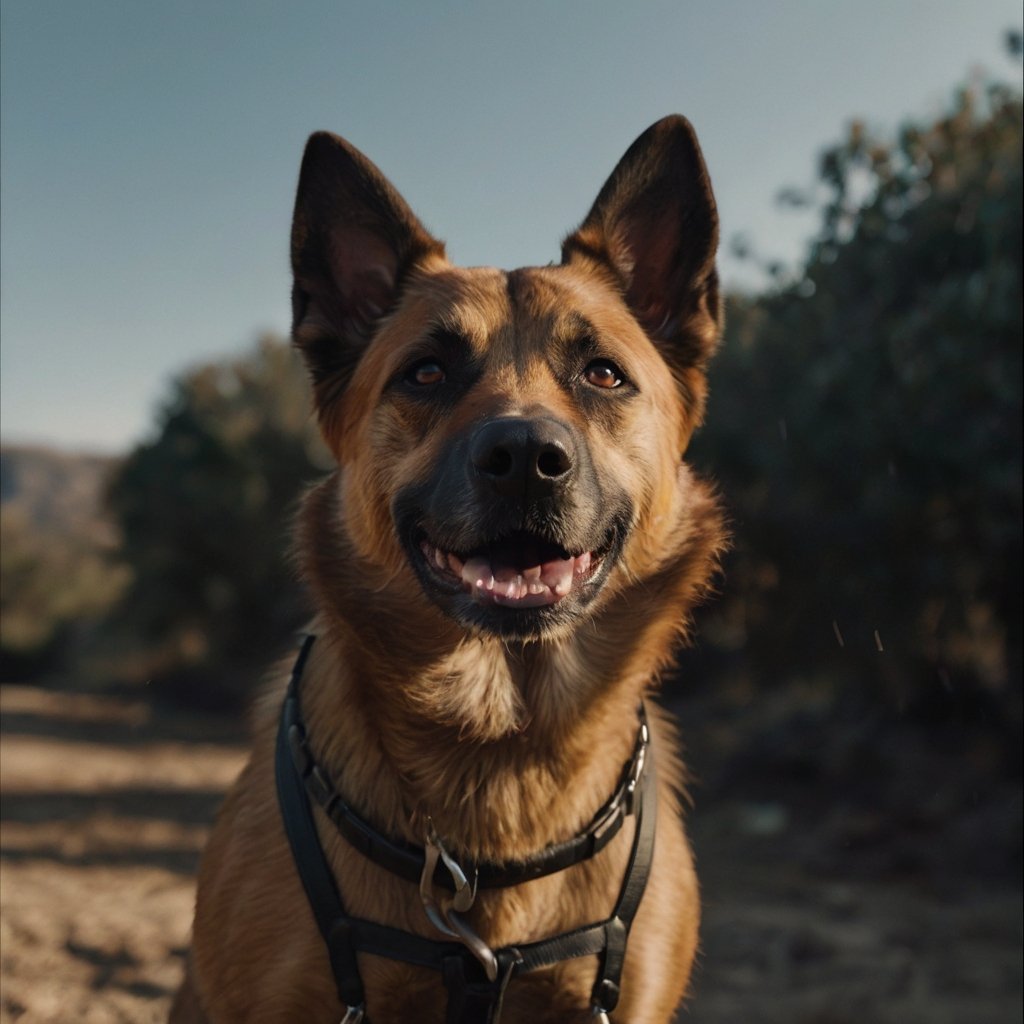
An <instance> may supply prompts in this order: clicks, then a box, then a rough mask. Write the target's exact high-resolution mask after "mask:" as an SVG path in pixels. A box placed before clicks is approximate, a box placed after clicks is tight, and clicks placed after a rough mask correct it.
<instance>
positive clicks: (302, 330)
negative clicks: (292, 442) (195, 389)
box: [291, 132, 444, 414]
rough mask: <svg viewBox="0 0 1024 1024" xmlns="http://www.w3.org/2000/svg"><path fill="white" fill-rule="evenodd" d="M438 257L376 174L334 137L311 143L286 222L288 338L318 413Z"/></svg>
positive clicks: (434, 244)
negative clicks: (405, 284)
mask: <svg viewBox="0 0 1024 1024" xmlns="http://www.w3.org/2000/svg"><path fill="white" fill-rule="evenodd" d="M433 255H436V256H440V257H443V256H444V244H443V243H442V242H439V241H438V240H437V239H435V238H433V237H432V236H431V235H430V234H429V233H428V232H427V230H426V229H425V228H424V227H423V225H422V224H421V223H420V222H419V220H417V218H416V216H415V214H414V213H413V212H412V210H410V209H409V206H408V204H407V203H406V202H405V200H404V199H403V198H402V197H401V196H400V195H399V194H398V192H396V191H395V189H394V188H393V187H392V186H391V184H390V183H389V182H388V180H387V179H386V178H385V177H384V175H383V174H381V172H380V171H379V170H378V169H377V168H376V166H374V164H373V163H372V162H371V161H370V160H368V159H367V158H366V157H365V156H363V154H362V153H360V152H359V150H358V149H356V148H355V147H354V146H352V145H350V144H349V143H348V142H346V141H345V140H344V139H342V138H339V137H338V136H337V135H331V134H330V133H329V132H317V133H316V134H314V135H311V136H310V139H309V142H307V143H306V151H305V154H304V155H303V158H302V170H301V171H300V172H299V187H298V192H297V194H296V197H295V215H294V217H293V219H292V240H291V260H292V274H293V276H294V284H293V287H292V337H293V338H294V340H295V344H296V345H297V346H298V348H299V349H300V350H301V351H302V354H303V356H304V358H305V360H306V364H307V366H308V367H309V371H310V374H311V375H312V378H313V384H314V389H315V393H316V401H317V405H318V407H319V411H320V413H321V414H323V413H324V411H325V405H326V403H327V402H328V401H329V399H330V398H331V397H333V396H335V395H337V394H338V393H340V391H341V390H342V389H343V388H344V386H345V384H346V383H347V381H348V378H349V377H350V376H351V373H352V370H353V369H354V367H355V365H356V363H357V362H358V360H359V357H360V356H361V355H362V353H363V350H364V349H365V348H366V345H367V343H368V342H369V340H370V338H371V337H372V335H373V331H374V328H375V326H376V324H377V322H378V321H379V320H380V319H381V317H383V316H385V315H386V314H387V313H388V312H389V311H390V310H391V309H392V308H393V307H394V305H395V302H396V301H397V298H398V293H399V289H400V287H401V284H402V281H403V278H404V277H405V276H406V275H407V274H408V273H409V271H410V270H411V269H413V268H414V267H415V266H417V265H418V264H420V263H422V262H423V261H425V260H426V259H427V258H428V257H430V256H433Z"/></svg>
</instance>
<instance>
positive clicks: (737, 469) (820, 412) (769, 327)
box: [695, 86, 1022, 721]
mask: <svg viewBox="0 0 1024 1024" xmlns="http://www.w3.org/2000/svg"><path fill="white" fill-rule="evenodd" d="M820 180H821V183H822V187H823V189H824V191H825V194H826V197H827V201H826V204H825V208H824V214H823V220H822V227H821V231H820V234H819V235H818V237H817V239H816V240H815V242H814V243H813V246H812V248H811V251H810V256H809V259H808V262H807V265H806V267H805V269H804V273H803V274H802V276H800V277H799V279H797V280H795V281H793V282H791V283H789V284H786V285H783V286H781V287H779V288H778V289H777V290H776V291H775V292H773V293H771V294H769V295H766V296H764V297H762V298H759V299H750V298H746V299H744V298H734V299H733V300H732V302H731V304H730V318H729V320H728V328H727V333H726V341H725V345H724V348H723V352H722V356H721V358H720V360H719V361H718V363H717V366H716V367H714V368H713V372H712V392H713V397H712V401H711V404H710V413H709V420H708V424H707V427H706V429H705V431H704V433H703V436H702V437H700V438H699V439H698V442H697V446H696V449H695V450H696V459H697V461H698V463H703V464H704V465H706V466H707V467H708V469H709V470H710V471H711V472H713V473H715V474H716V475H717V476H718V478H719V480H720V482H721V486H722V490H723V491H724V492H725V494H726V495H727V496H728V498H729V499H730V500H731V502H732V504H733V507H734V510H735V516H736V536H737V544H738V547H737V552H736V555H735V557H734V559H733V562H732V566H731V571H730V572H729V579H728V584H727V592H728V593H730V594H732V595H733V596H732V598H731V600H729V601H727V602H726V604H725V605H724V606H723V609H722V611H721V612H720V613H719V625H720V626H721V625H722V624H723V623H724V624H727V625H728V626H729V627H730V628H731V636H732V638H733V640H732V642H733V643H734V644H739V643H745V644H746V646H747V651H748V653H749V654H750V656H751V657H752V658H753V660H754V664H755V666H756V671H757V674H758V675H759V677H760V678H763V679H771V678H773V677H776V676H777V675H778V674H779V673H780V672H781V673H789V674H791V673H792V672H793V671H794V670H795V671H803V672H817V673H822V674H825V675H828V674H831V675H833V676H834V677H835V678H837V679H842V678H844V677H845V678H847V679H850V678H856V679H857V680H858V681H859V682H860V683H862V684H863V685H866V687H867V688H868V691H869V692H872V693H875V694H876V695H877V694H878V693H880V692H881V693H884V694H886V695H887V696H889V697H891V698H892V699H894V700H895V701H896V702H897V703H899V704H900V705H906V704H908V703H909V704H915V705H916V706H917V707H919V708H920V709H922V710H925V709H927V708H930V707H931V708H933V707H934V706H935V705H936V703H937V702H938V703H942V702H943V701H947V702H948V695H949V694H950V693H951V692H952V693H955V694H958V695H960V696H961V697H963V698H964V699H963V700H962V701H961V706H964V704H966V705H969V706H970V707H971V708H972V709H973V710H974V711H979V710H980V709H984V708H986V707H989V705H990V698H992V697H995V699H996V703H997V705H998V707H999V709H1000V713H1006V712H1010V713H1011V715H1012V717H1013V718H1014V720H1017V721H1019V715H1020V687H1019V679H1020V671H1021V654H1020V638H1019V628H1018V625H1017V624H1018V623H1019V621H1020V613H1021V598H1020V561H1021V475H1020V449H1021V331H1022V324H1021V185H1022V182H1021V99H1020V96H1019V95H1016V94H1013V93H1011V92H1010V91H1009V90H1007V89H1006V88H1004V87H996V86H992V87H990V88H988V89H986V90H985V91H983V92H979V91H976V90H970V89H964V90H962V91H961V92H960V93H959V95H958V97H957V100H956V103H955V105H954V107H953V109H952V110H951V111H950V113H949V114H948V115H947V116H945V117H942V118H941V119H939V120H938V121H936V122H935V123H934V124H929V125H924V126H921V125H908V126H906V127H905V128H904V129H903V130H902V131H901V132H900V133H899V136H898V138H896V139H895V140H884V139H879V138H875V137H872V136H871V134H870V133H869V132H867V131H866V130H865V129H864V128H863V126H861V125H856V124H855V125H854V126H853V127H852V128H851V130H850V132H849V135H848V137H847V139H846V140H845V141H844V142H843V143H842V144H840V145H838V146H835V147H833V148H831V149H829V150H828V151H827V152H826V153H825V154H824V155H823V157H822V161H821V168H820ZM726 632H728V631H726ZM872 684H873V685H872Z"/></svg>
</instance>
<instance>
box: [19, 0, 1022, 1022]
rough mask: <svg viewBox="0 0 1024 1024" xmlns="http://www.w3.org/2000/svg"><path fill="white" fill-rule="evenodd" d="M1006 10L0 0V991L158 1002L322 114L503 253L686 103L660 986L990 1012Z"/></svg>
mask: <svg viewBox="0 0 1024 1024" xmlns="http://www.w3.org/2000/svg"><path fill="white" fill-rule="evenodd" d="M1021 21H1022V19H1021V13H1020V7H1019V3H1016V2H1003V0H974V2H970V3H968V2H959V0H957V2H952V0H928V2H924V0H919V2H915V0H900V2H897V3H893V2H885V3H883V2H881V0H862V2H859V3H852V2H841V0H837V2H835V3H828V4H824V3H818V2H814V0H778V2H772V3H763V2H753V0H749V2H744V0H731V2H722V3H711V2H693V3H687V4H682V3H678V2H676V3H670V2H662V0H639V2H636V3H634V4H631V5H628V7H627V6H626V5H621V6H620V5H613V4H611V3H604V2H591V3H582V2H566V3H561V4H542V3H538V2H535V0H525V2H521V3H519V4H517V5H515V6H514V7H513V6H511V5H502V4H497V3H488V2H481V3H476V4H459V3H453V2H439V3H435V4H413V3H411V2H406V3H402V2H393V3H381V4H375V5H369V4H362V3H352V4H338V3H333V2H326V0H323V2H309V3H299V4H291V5H283V4H278V3H268V2H252V3H247V4H238V3H204V4H191V3H177V4H174V5H165V6H157V5H139V4H135V3H129V2H119V0H95V2H93V3H90V4H76V3H72V2H69V0H64V2H54V0H34V2H29V0H4V4H3V6H2V8H0V29H2V65H0V71H2V91H0V113H2V120H0V129H2V136H3V137H2V149H0V161H2V177H0V189H2V196H0V197H2V203H3V221H2V235H0V243H2V275H3V278H2V283H3V290H2V305H0V316H2V332H3V340H2V350H0V352H2V356H0V358H2V376H0V388H2V405H0V425H2V438H3V444H2V448H0V499H2V506H0V511H2V547H0V554H2V565H0V569H2V577H0V612H2V624H0V680H2V684H3V685H2V688H0V695H2V710H3V743H2V744H0V765H2V772H3V788H4V798H3V806H2V817H3V825H4V828H3V844H2V859H0V869H2V871H0V888H2V902H3V907H2V915H0V929H2V930H0V939H2V946H3V954H2V958H0V965H2V970H3V988H2V994H0V1020H2V1021H16V1020H17V1021H67V1020H72V1019H74V1020H83V1021H85V1020H88V1021H97V1022H106V1021H149V1020H160V1019H162V1017H163V1016H164V1015H165V1014H166V1009H167V1005H168V998H169V993H170V992H171V991H172V989H173V987H174V985H175V984H176V981H177V978H178V975H179V972H180V957H181V955H182V952H183V950H184V948H185V946H186V944H187V932H188V927H189V924H190V913H191V896H192V878H193V873H194V870H195V865H196V863H197V858H198V851H199V850H200V849H201V846H202V842H203V839H204V837H205V835H206V830H207V827H208V824H209V821H210V820H211V817H212V815H213V813H214V812H215V809H216V806H217V804H218V802H219V800H220V798H221V795H222V793H223V791H224V788H225V787H226V786H227V785H228V784H229V782H230V780H231V778H232V777H233V775H234V773H235V772H236V771H237V769H238V767H239V766H240V764H241V760H242V757H243V752H244V738H245V732H244V715H245V708H246V706H247V703H248V701H249V700H250V698H251V696H252V695H253V693H254V689H255V687H256V686H258V684H259V681H260V679H261V677H262V674H263V672H264V670H265V667H266V665H267V664H268V663H269V661H270V660H271V659H273V658H274V657H276V656H278V655H280V654H281V653H282V652H283V651H286V650H287V649H288V647H289V645H290V644H291V642H292V637H293V636H294V631H295V630H296V629H297V628H298V627H299V626H300V625H301V623H302V621H303V618H304V616H305V614H306V612H307V605H306V601H305V597H304V594H303V592H302V589H301V586H300V584H299V582H298V581H297V580H296V579H295V578H294V576H293V573H292V569H291V567H290V565H289V563H288V560H287V550H288V537H289V521H290V518H291V516H292V515H293V513H294V509H295V504H296V501H297V498H298V496H299V495H300V494H301V492H302V489H303V487H304V486H306V485H307V484H308V483H310V482H311V481H314V480H316V479H317V478H318V477H319V476H320V475H321V474H322V473H323V472H324V470H325V467H326V466H327V464H328V463H327V460H326V458H325V456H324V452H323V450H322V448H321V446H320V442H319V440H318V438H317V435H316V428H315V423H314V422H313V419H312V417H311V415H310V409H309V399H308V392H307V387H306V382H305V379H304V375H303V371H302V369H301V367H300V365H299V363H298V361H297V359H296V357H295V355H294V354H293V353H292V351H291V350H290V348H289V346H288V344H287V340H286V332H287V324H288V316H289V306H288V296H289V287H290V283H289V277H288V265H287V239H288V230H289V222H290V216H291V201H292V196H293V190H294V185H295V180H296V177H297V171H298V163H299V158H300V155H301V150H302V145H303V143H304V141H305V138H306V136H307V135H308V133H309V132H310V131H313V130H316V129H320V128H327V129H330V130H334V131H337V132H339V133H341V134H344V135H345V136H346V137H348V138H349V139H351V141H353V142H354V143H355V144H356V145H357V146H359V147H360V148H361V149H363V150H364V151H365V152H366V153H367V154H368V155H369V156H370V157H371V158H372V159H373V160H374V161H375V162H376V163H377V164H378V165H379V166H380V167H381V169H382V170H383V171H384V173H385V174H386V175H387V176H388V177H389V178H390V179H391V180H392V181H393V182H394V183H395V184H396V186H397V187H398V188H399V190H400V191H401V192H402V193H403V194H404V195H405V197H406V198H407V199H408V200H409V202H410V205H411V206H412V207H413V209H414V210H416V212H417V213H418V214H419V215H420V216H421V217H422V219H423V220H424V222H425V223H426V224H427V226H428V227H429V228H430V229H431V230H433V231H434V232H435V233H437V234H438V235H440V236H441V237H444V238H446V239H447V242H448V247H449V252H450V254H451V255H452V256H453V258H454V259H455V260H456V261H458V262H461V263H466V264H475V263H495V264H498V265H500V266H506V267H509V266H516V265H521V264H530V263H534V264H536V263H546V262H548V261H549V260H551V259H555V258H557V254H558V242H559V240H560V239H561V237H562V236H563V235H564V234H565V233H567V232H568V231H569V230H571V229H572V228H573V227H574V226H575V224H576V223H578V222H579V220H580V219H581V218H582V216H583V215H584V214H585V212H586V210H587V209H588V207H589V204H590V202H591V201H592V199H593V197H594V196H595V195H596V193H597V190H598V188H599V187H600V185H601V183H602V182H603V180H604V179H605V177H606V176H607V174H608V173H609V172H610V171H611V169H612V167H613V166H614V165H615V162H616V161H617V159H618V158H619V156H620V155H621V154H622V153H623V152H624V151H625V149H626V147H627V146H628V145H629V143H630V142H631V141H632V139H633V138H635V136H636V135H638V134H639V133H640V131H642V130H643V129H644V128H645V127H646V126H647V125H648V124H650V123H651V122H653V121H654V120H656V119H657V118H659V117H661V116H663V115H664V114H666V113H669V112H672V111H679V112H682V113H684V114H686V115H687V116H688V117H689V118H690V119H691V121H692V122H693V123H694V125H695V127H696V129H697V132H698V135H699V136H700V139H701V142H702V145H703V147H704V152H705V157H706V160H707V163H708V166H709V169H710V172H711V176H712V180H713V182H714V185H715V190H716V194H717V197H718V202H719V207H720V213H721V218H722V228H723V238H722V250H721V255H720V270H721V273H722V276H723V280H724V282H725V285H726V290H727V294H728V303H727V320H726V331H725V337H724V341H723V344H722V348H721V351H720V353H719V356H718V357H717V361H716V362H715V364H714V367H713V370H712V374H711V389H712V393H711V399H710V403H709V411H708V415H707V420H706V423H705V424H704V426H703V428H702V429H701V431H700V432H699V433H698V435H697V436H696V437H695V440H694V442H693V445H692V449H691V452H690V458H691V461H692V462H693V463H694V464H695V465H696V466H697V467H698V469H699V470H700V471H701V472H702V473H703V474H704V475H706V476H708V477H710V478H711V479H713V480H714V481H716V483H717V486H718V488H719V490H720V491H721V493H722V496H723V499H724V502H725V504H726V506H727V508H728V510H729V514H730V518H731V522H732V528H733V533H734V545H733V549H732V551H731V552H730V554H729V556H728V558H727V559H726V562H725V565H724V568H723V573H722V577H721V579H720V580H719V581H718V591H719V593H718V596H717V597H716V599H715V600H714V601H713V602H712V603H710V604H709V605H708V606H707V607H706V608H704V609H702V610H701V611H700V612H699V614H698V615H697V619H696V623H695V630H694V643H693V645H692V646H691V647H690V649H688V650H687V651H685V652H684V653H683V654H682V656H681V659H680V666H679V670H678V672H677V673H676V675H675V676H674V677H673V678H671V679H668V680H666V681H665V686H664V690H663V695H664V700H665V702H666V703H668V704H669V705H670V706H671V707H672V708H673V709H674V710H675V711H676V712H677V713H678V715H679V717H680V720H681V723H682V731H683V736H684V739H685V742H686V745H687V748H688V750H689V755H688V761H689V764H690V768H691V771H692V773H693V782H692V785H691V796H692V797H693V801H694V809H693V812H692V815H691V828H692V832H693V837H694V842H695V846H696V850H697V856H698V861H699V866H700V869H701V874H702V882H703V887H704V898H705V925H704V955H703V959H702V965H701V968H700V970H699V972H698V975H697V979H696V983H695V993H694V997H693V999H692V1000H691V1003H690V1008H689V1010H688V1012H686V1013H685V1014H684V1015H683V1016H681V1017H680V1020H681V1021H690V1022H697V1024H707V1022H723V1024H724V1022H727V1021H728V1022H735V1021H752V1022H758V1021H764V1022H779V1024H782V1022H797V1024H845V1022H853V1021H857V1022H858V1024H864V1022H871V1021H879V1022H890V1021H891V1022H901V1024H903V1022H918V1021H920V1022H929V1024H934V1022H945V1021H949V1022H954V1021H958V1022H959V1021H963V1022H972V1024H975V1022H982V1024H984V1022H990V1021H991V1022H996V1021H1007V1020H1010V1019H1013V1020H1017V1019H1019V1013H1020V1009H1021V892H1020V868H1021V788H1020V763H1021V750H1020V740H1021V726H1022V711H1021V693H1022V688H1021V668H1022V666H1021V627H1020V622H1021V607H1020V605H1021V586H1020V578H1021V379H1022V374H1021V341H1022V320H1021V223H1022V222H1021V193H1022V183H1021V124H1022V117H1021V111H1022V108H1021V79H1022V74H1021V51H1022V37H1021ZM1011 1015H1012V1016H1011Z"/></svg>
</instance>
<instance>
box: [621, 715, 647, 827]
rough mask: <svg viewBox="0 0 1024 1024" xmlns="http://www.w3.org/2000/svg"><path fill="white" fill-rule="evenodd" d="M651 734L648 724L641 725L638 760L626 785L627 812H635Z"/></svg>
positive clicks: (634, 763) (642, 723)
mask: <svg viewBox="0 0 1024 1024" xmlns="http://www.w3.org/2000/svg"><path fill="white" fill-rule="evenodd" d="M650 739H651V733H650V730H649V729H648V728H647V723H646V722H641V723H640V749H639V750H638V751H637V752H636V760H635V761H634V762H633V769H632V771H631V772H630V773H629V781H628V782H627V783H626V800H625V802H626V810H627V811H628V812H629V813H632V811H633V799H634V797H635V795H636V787H637V786H639V785H640V779H641V778H643V774H644V763H645V762H646V760H647V745H648V743H649V742H650Z"/></svg>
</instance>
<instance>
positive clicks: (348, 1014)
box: [341, 1003, 366, 1024]
mask: <svg viewBox="0 0 1024 1024" xmlns="http://www.w3.org/2000/svg"><path fill="white" fill-rule="evenodd" d="M365 1016H366V1007H365V1006H364V1005H363V1004H362V1003H360V1004H359V1005H358V1006H346V1007H345V1016H344V1017H342V1018H341V1024H363V1018H364V1017H365Z"/></svg>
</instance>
